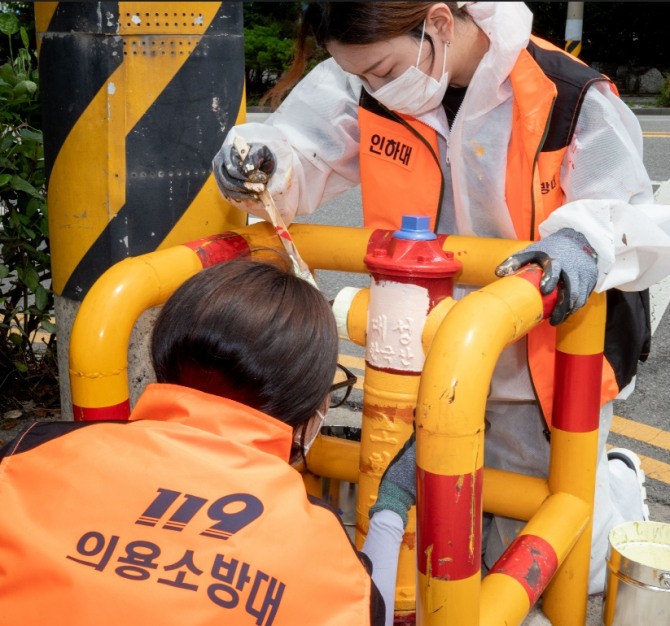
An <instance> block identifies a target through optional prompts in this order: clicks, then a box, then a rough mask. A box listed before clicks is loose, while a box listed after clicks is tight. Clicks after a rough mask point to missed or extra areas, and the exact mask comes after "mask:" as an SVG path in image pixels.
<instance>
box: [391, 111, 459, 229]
mask: <svg viewBox="0 0 670 626" xmlns="http://www.w3.org/2000/svg"><path fill="white" fill-rule="evenodd" d="M379 106H381V107H382V108H383V109H384V110H386V111H388V113H389V115H390V116H391V117H392V118H393V119H394V120H395V121H396V122H398V123H399V124H401V125H402V126H404V127H405V128H406V129H407V130H409V132H410V133H412V134H413V135H414V136H415V137H416V138H417V139H419V141H421V143H423V144H424V145H425V146H426V148H428V150H430V153H431V155H432V156H433V159H434V161H435V165H437V169H438V170H439V171H440V197H439V199H438V201H437V211H436V213H435V228H433V231H434V232H435V233H437V225H438V224H439V223H440V215H441V214H442V198H443V197H444V175H443V174H442V165H441V164H440V157H439V156H438V155H436V154H435V150H433V146H431V145H430V142H429V141H428V140H427V139H426V138H425V137H424V136H423V135H422V134H421V133H420V132H419V131H418V130H416V128H414V127H413V126H412V125H411V124H408V123H407V122H406V121H405V120H404V119H403V118H402V117H400V116H399V115H398V114H397V113H395V112H394V111H391V109H389V108H387V107H385V106H384V105H383V104H382V103H381V102H379ZM454 119H455V118H454ZM417 121H419V120H417ZM421 123H422V124H423V122H421ZM426 125H427V124H426ZM433 130H434V131H435V134H436V135H437V134H438V131H437V130H436V129H434V128H433ZM447 154H449V140H447Z"/></svg>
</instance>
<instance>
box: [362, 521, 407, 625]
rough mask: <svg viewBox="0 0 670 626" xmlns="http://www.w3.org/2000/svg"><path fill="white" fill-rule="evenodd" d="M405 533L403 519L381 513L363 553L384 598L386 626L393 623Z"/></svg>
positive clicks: (371, 526)
mask: <svg viewBox="0 0 670 626" xmlns="http://www.w3.org/2000/svg"><path fill="white" fill-rule="evenodd" d="M403 534H404V530H403V524H402V520H401V519H400V516H399V515H398V514H397V513H394V512H393V511H379V512H377V513H375V514H374V515H373V517H372V519H371V520H370V528H369V529H368V535H367V537H366V539H365V543H364V544H363V552H365V554H367V555H368V557H370V560H371V561H372V580H373V581H374V583H375V585H377V589H379V592H380V593H381V594H382V597H383V598H384V604H385V605H386V625H387V626H392V624H393V611H394V604H395V586H396V578H397V575H398V557H399V554H400V545H401V544H402V537H403Z"/></svg>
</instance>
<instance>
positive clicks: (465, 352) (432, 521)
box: [416, 268, 543, 626]
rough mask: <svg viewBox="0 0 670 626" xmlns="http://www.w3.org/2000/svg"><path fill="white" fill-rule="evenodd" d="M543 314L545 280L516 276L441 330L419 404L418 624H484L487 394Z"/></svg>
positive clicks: (460, 310)
mask: <svg viewBox="0 0 670 626" xmlns="http://www.w3.org/2000/svg"><path fill="white" fill-rule="evenodd" d="M527 271H528V272H529V273H533V272H534V273H535V275H537V272H539V270H537V269H536V268H533V269H530V270H527ZM542 316H543V302H542V299H541V297H540V294H539V291H538V289H537V287H536V286H535V285H533V284H532V283H531V282H529V280H526V279H525V278H523V277H522V276H521V275H516V276H510V277H508V278H504V279H501V280H499V281H497V282H495V283H493V284H490V285H488V286H486V287H484V288H483V289H481V290H479V291H476V292H473V293H471V294H469V295H467V296H466V297H465V298H463V299H462V300H461V301H460V302H458V303H457V304H456V305H455V306H454V307H453V309H452V310H451V311H450V313H449V315H447V316H446V318H445V320H444V321H443V323H442V324H441V326H440V328H439V329H438V331H437V333H436V335H435V338H434V339H433V342H432V345H431V348H430V351H429V353H428V355H427V359H426V364H425V367H424V370H423V375H422V379H421V385H420V388H419V396H418V405H417V411H416V429H417V488H418V491H417V554H418V570H419V598H418V600H417V623H418V624H422V625H433V624H435V625H437V624H440V626H443V625H444V624H453V625H454V626H456V625H458V626H477V625H478V624H479V603H480V587H481V580H480V568H481V564H480V562H481V518H482V480H483V471H482V468H483V462H484V412H485V407H486V398H487V394H488V390H489V384H490V381H491V377H492V375H493V370H494V368H495V364H496V363H497V361H498V358H499V356H500V353H501V352H502V350H503V348H504V347H505V346H506V345H508V344H509V343H512V342H513V341H515V340H517V339H519V338H520V337H522V336H523V335H525V334H526V333H527V332H528V331H529V330H530V329H531V328H533V327H534V326H536V325H537V324H538V323H540V322H541V320H542Z"/></svg>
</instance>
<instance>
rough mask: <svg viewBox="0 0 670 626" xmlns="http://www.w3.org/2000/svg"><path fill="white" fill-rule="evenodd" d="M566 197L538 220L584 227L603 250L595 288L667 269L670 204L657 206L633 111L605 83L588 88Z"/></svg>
mask: <svg viewBox="0 0 670 626" xmlns="http://www.w3.org/2000/svg"><path fill="white" fill-rule="evenodd" d="M561 185H562V187H563V189H564V190H565V192H566V203H565V204H564V205H563V206H562V207H560V208H558V209H557V210H556V211H554V212H553V213H552V214H551V215H550V216H549V217H548V218H547V219H546V220H545V221H544V222H543V223H542V224H541V225H540V234H541V235H542V237H546V236H548V235H550V234H552V233H554V232H556V231H558V230H560V229H561V228H565V227H569V228H573V229H574V230H576V231H579V232H581V233H582V234H583V235H584V236H585V237H586V239H587V240H588V241H589V243H590V244H591V246H593V248H594V249H595V251H596V252H597V253H598V280H597V283H596V287H595V290H596V291H599V292H602V291H606V290H607V289H611V288H612V287H618V288H619V289H622V290H623V291H637V290H640V289H645V288H647V287H649V286H651V285H653V284H654V283H656V282H658V281H659V280H661V279H663V278H664V277H665V276H667V275H668V274H670V206H667V205H660V204H654V200H653V194H652V187H651V182H650V180H649V176H648V175H647V172H646V170H645V168H644V164H643V161H642V133H641V131H640V125H639V122H638V121H637V118H636V117H635V114H634V113H633V112H632V111H631V110H630V109H629V108H628V106H627V105H626V104H625V103H624V102H622V101H621V100H620V99H619V98H617V97H616V96H614V94H612V93H611V91H610V89H609V87H608V86H607V85H605V84H601V83H599V84H596V85H595V86H594V87H592V88H591V89H589V90H588V91H587V93H586V96H585V98H584V103H583V105H582V109H581V112H580V115H579V119H578V121H577V126H576V128H575V134H574V138H573V140H572V143H571V144H570V146H569V147H568V150H567V152H566V156H565V158H564V159H563V165H562V168H561Z"/></svg>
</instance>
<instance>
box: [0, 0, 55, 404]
mask: <svg viewBox="0 0 670 626" xmlns="http://www.w3.org/2000/svg"><path fill="white" fill-rule="evenodd" d="M4 6H5V7H7V6H9V5H7V4H6V5H4ZM0 39H2V50H3V54H4V57H6V60H5V59H3V60H4V61H5V62H4V64H3V65H2V66H0V397H2V396H5V397H9V396H10V395H12V394H16V393H17V392H16V390H17V385H19V386H20V385H24V386H26V383H28V384H30V385H34V384H35V383H36V381H39V380H42V378H43V377H44V376H45V375H48V376H49V377H51V378H52V379H53V378H55V377H56V374H55V372H56V369H57V368H56V365H55V362H56V361H55V348H56V336H55V332H56V328H55V326H54V324H53V321H52V319H53V318H52V311H53V292H52V291H51V268H50V256H49V239H48V227H47V206H46V200H45V168H44V146H43V141H42V131H41V130H40V128H41V118H40V107H39V76H38V71H37V67H36V66H37V61H36V58H35V56H34V53H32V52H31V51H30V48H31V41H30V37H29V35H28V32H27V30H26V28H24V27H23V26H21V23H20V21H19V17H18V15H17V12H16V11H11V10H10V9H7V8H6V9H5V12H3V13H0ZM0 62H1V61H0ZM0 408H1V407H0ZM0 417H1V414H0Z"/></svg>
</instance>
